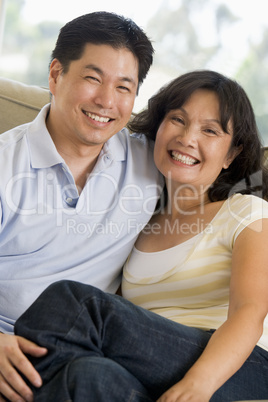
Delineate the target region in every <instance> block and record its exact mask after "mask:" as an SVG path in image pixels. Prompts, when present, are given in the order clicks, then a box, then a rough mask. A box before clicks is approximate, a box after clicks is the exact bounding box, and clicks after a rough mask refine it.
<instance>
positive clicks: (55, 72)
mask: <svg viewBox="0 0 268 402" xmlns="http://www.w3.org/2000/svg"><path fill="white" fill-rule="evenodd" d="M61 73H62V64H61V63H60V62H59V60H58V59H53V60H52V62H51V64H50V68H49V76H48V84H49V89H50V92H51V93H52V95H54V92H55V88H56V85H57V81H58V78H59V76H60V75H61Z"/></svg>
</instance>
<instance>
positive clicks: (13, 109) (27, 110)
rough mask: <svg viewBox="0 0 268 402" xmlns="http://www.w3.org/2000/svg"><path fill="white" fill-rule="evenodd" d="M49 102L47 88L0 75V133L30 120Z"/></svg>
mask: <svg viewBox="0 0 268 402" xmlns="http://www.w3.org/2000/svg"><path fill="white" fill-rule="evenodd" d="M49 102H50V92H49V90H48V89H47V88H41V87H38V86H35V85H26V84H22V83H20V82H18V81H14V80H10V79H7V78H2V77H0V134H1V133H3V132H4V131H7V130H9V129H11V128H13V127H16V126H18V125H20V124H23V123H28V122H29V121H32V120H33V119H34V118H35V117H36V115H37V114H38V112H39V111H40V110H41V109H42V107H43V106H44V105H45V104H47V103H49Z"/></svg>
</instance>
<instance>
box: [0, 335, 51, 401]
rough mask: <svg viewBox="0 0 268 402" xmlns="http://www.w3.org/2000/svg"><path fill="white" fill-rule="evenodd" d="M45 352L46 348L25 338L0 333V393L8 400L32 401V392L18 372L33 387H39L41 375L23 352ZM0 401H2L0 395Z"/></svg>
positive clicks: (35, 353) (40, 353)
mask: <svg viewBox="0 0 268 402" xmlns="http://www.w3.org/2000/svg"><path fill="white" fill-rule="evenodd" d="M46 353H47V349H46V348H42V347H40V346H38V345H36V344H35V343H33V342H31V341H28V340H27V339H25V338H22V337H20V336H15V335H8V334H1V333H0V395H2V396H5V397H6V398H7V399H8V400H9V401H16V402H17V401H32V400H33V393H32V391H31V389H30V388H29V387H28V386H27V385H26V383H25V382H24V381H23V379H22V377H21V375H20V374H19V372H20V373H22V374H23V375H24V376H25V377H26V378H27V379H28V380H29V381H30V383H32V384H33V385H34V386H35V387H40V386H41V385H42V380H41V377H40V375H39V374H38V372H37V371H36V370H35V369H34V367H33V366H32V364H31V363H30V361H29V360H28V359H27V357H26V356H25V354H29V355H31V356H35V357H41V356H44V355H45V354H46ZM18 371H19V372H18ZM0 401H4V399H3V398H2V397H1V396H0Z"/></svg>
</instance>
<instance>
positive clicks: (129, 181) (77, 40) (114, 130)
mask: <svg viewBox="0 0 268 402" xmlns="http://www.w3.org/2000/svg"><path fill="white" fill-rule="evenodd" d="M152 54H153V48H152V45H151V43H150V41H149V40H148V38H147V36H146V35H145V34H144V32H143V31H142V30H141V29H140V28H138V27H137V26H136V25H135V24H134V23H133V21H131V20H127V19H125V18H123V17H120V16H118V15H116V14H112V13H106V12H98V13H91V14H87V15H84V16H81V17H79V18H76V19H75V20H73V21H71V22H69V23H67V24H66V25H65V26H64V27H63V28H62V29H61V31H60V34H59V37H58V40H57V43H56V47H55V49H54V51H53V53H52V61H51V64H50V73H49V88H50V91H51V94H52V100H51V104H50V105H47V106H45V107H44V108H43V109H42V110H41V112H40V114H39V115H38V116H37V118H36V119H35V120H34V121H33V122H32V123H29V124H26V125H23V126H20V127H17V128H15V129H13V130H11V131H9V132H7V133H5V134H2V135H1V137H0V170H1V183H0V218H1V219H0V253H1V254H0V258H1V269H0V289H1V290H0V331H1V332H3V333H2V334H0V394H1V395H2V396H5V397H6V398H8V399H9V400H11V401H14V400H32V397H33V395H32V392H31V390H30V387H28V385H26V382H25V381H24V380H23V379H22V377H21V376H20V374H19V372H20V373H22V374H23V376H25V377H26V379H27V380H29V382H30V383H31V384H33V385H35V386H40V385H41V378H40V376H39V374H38V373H37V372H36V371H35V370H34V368H33V367H32V366H31V364H30V362H29V361H28V360H27V358H26V357H25V354H30V355H32V356H35V357H38V356H41V355H43V354H45V353H46V350H45V349H44V348H40V347H38V346H37V345H35V344H33V343H31V342H30V341H28V340H26V339H24V338H20V337H16V336H14V335H13V325H14V323H15V321H16V319H17V318H18V317H19V315H20V314H22V313H23V312H24V311H25V310H26V309H27V308H28V307H29V305H30V304H31V303H32V302H33V301H34V300H35V299H36V298H37V296H38V295H39V294H40V293H41V292H42V291H43V290H44V289H45V288H46V287H47V286H48V285H49V284H51V283H53V282H55V281H58V280H60V279H73V280H76V281H80V282H83V283H88V284H92V285H94V286H96V287H99V288H101V289H102V290H104V291H107V292H116V290H117V288H118V286H119V283H120V272H121V268H122V265H123V263H124V261H125V260H126V258H127V256H128V254H129V252H130V250H131V248H132V246H133V244H134V242H135V240H136V237H137V235H138V233H139V231H140V230H141V229H142V228H143V226H144V225H145V224H146V223H147V222H148V220H149V219H150V217H151V215H152V214H153V212H154V208H155V204H156V201H157V198H158V195H159V185H158V184H159V183H160V176H159V173H158V172H157V170H156V168H155V166H154V162H153V155H152V144H151V143H150V142H149V141H148V140H147V139H146V138H145V137H144V136H141V135H140V136H130V135H129V133H128V131H127V130H126V129H123V127H124V126H125V125H126V123H127V122H128V120H129V118H130V116H131V112H132V108H133V104H134V100H135V96H136V94H137V92H138V88H139V85H140V84H141V83H142V81H143V79H144V78H145V76H146V74H147V72H148V70H149V68H150V65H151V63H152ZM55 308H60V309H62V313H63V314H65V313H66V312H65V311H64V306H55ZM0 400H1V396H0Z"/></svg>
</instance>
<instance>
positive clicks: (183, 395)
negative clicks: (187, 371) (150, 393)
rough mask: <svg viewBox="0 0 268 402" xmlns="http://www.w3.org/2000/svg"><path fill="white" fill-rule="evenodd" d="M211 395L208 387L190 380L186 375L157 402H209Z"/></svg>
mask: <svg viewBox="0 0 268 402" xmlns="http://www.w3.org/2000/svg"><path fill="white" fill-rule="evenodd" d="M204 388H206V389H204ZM211 396H212V395H211V394H210V393H209V392H208V388H207V387H204V385H203V386H202V385H200V384H197V383H195V382H194V381H189V379H187V375H186V377H185V378H184V379H182V380H181V381H180V382H178V383H177V384H175V385H173V387H171V388H170V389H169V390H168V391H166V392H165V393H164V394H163V395H162V396H161V397H160V398H159V399H158V400H157V402H209V400H210V398H211Z"/></svg>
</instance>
